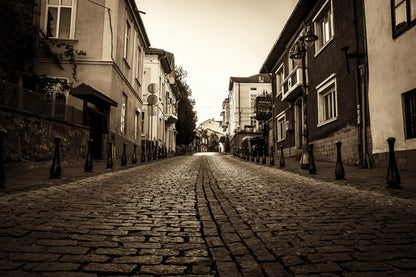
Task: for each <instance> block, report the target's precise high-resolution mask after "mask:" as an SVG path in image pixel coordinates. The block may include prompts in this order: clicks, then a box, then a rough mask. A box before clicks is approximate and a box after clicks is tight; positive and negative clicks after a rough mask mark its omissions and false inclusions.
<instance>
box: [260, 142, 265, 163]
mask: <svg viewBox="0 0 416 277" xmlns="http://www.w3.org/2000/svg"><path fill="white" fill-rule="evenodd" d="M261 156H262V157H261V163H262V164H266V147H265V146H263V145H262V146H261Z"/></svg>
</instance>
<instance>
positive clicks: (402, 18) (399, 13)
mask: <svg viewBox="0 0 416 277" xmlns="http://www.w3.org/2000/svg"><path fill="white" fill-rule="evenodd" d="M394 12H395V16H396V26H398V25H402V24H406V2H403V3H402V4H400V5H399V6H397V7H396V9H395V11H394Z"/></svg>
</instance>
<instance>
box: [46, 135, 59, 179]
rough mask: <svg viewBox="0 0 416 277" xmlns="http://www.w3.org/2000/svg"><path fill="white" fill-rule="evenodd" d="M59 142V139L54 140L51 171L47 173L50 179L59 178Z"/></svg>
mask: <svg viewBox="0 0 416 277" xmlns="http://www.w3.org/2000/svg"><path fill="white" fill-rule="evenodd" d="M60 142H61V138H60V137H56V138H55V154H54V155H53V161H52V165H51V169H50V171H49V174H50V178H59V177H61V172H62V168H61V161H60V159H59V143H60Z"/></svg>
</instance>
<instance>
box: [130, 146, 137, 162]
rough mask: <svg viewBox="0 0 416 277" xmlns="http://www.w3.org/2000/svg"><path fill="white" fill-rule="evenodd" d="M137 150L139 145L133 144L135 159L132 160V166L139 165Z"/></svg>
mask: <svg viewBox="0 0 416 277" xmlns="http://www.w3.org/2000/svg"><path fill="white" fill-rule="evenodd" d="M136 148H137V144H133V157H132V158H131V163H132V164H137V154H136Z"/></svg>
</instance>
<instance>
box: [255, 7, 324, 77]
mask: <svg viewBox="0 0 416 277" xmlns="http://www.w3.org/2000/svg"><path fill="white" fill-rule="evenodd" d="M317 1H318V0H299V1H298V3H297V5H296V7H295V9H294V10H293V12H292V14H291V15H290V17H289V19H288V20H287V21H286V24H285V27H284V28H283V30H282V31H281V32H280V36H279V38H278V39H277V40H276V42H275V43H274V45H273V47H272V49H271V50H270V52H269V55H268V56H267V58H266V60H265V61H264V63H263V65H262V67H261V68H260V73H271V72H273V71H274V67H275V65H276V63H277V60H278V59H279V58H280V56H281V55H282V54H283V52H284V51H285V50H286V45H287V44H288V42H289V41H290V39H291V38H292V36H293V34H294V33H295V32H296V31H297V29H298V28H299V26H300V25H301V24H303V21H304V20H305V18H306V16H307V15H308V14H309V13H310V11H311V10H312V8H313V6H314V5H315V4H316V2H317Z"/></svg>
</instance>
